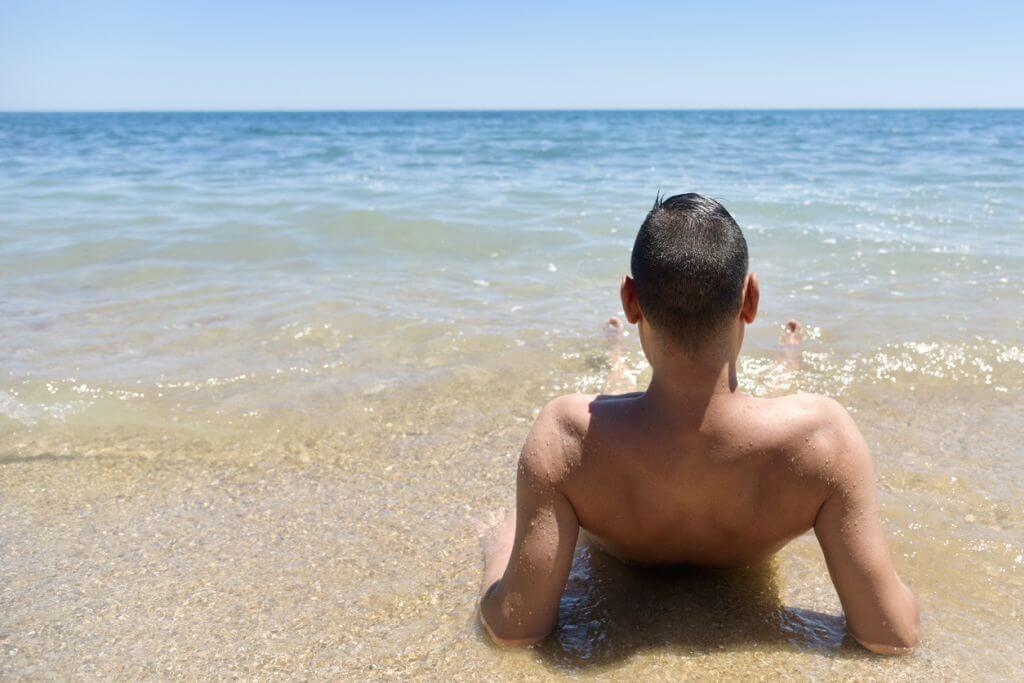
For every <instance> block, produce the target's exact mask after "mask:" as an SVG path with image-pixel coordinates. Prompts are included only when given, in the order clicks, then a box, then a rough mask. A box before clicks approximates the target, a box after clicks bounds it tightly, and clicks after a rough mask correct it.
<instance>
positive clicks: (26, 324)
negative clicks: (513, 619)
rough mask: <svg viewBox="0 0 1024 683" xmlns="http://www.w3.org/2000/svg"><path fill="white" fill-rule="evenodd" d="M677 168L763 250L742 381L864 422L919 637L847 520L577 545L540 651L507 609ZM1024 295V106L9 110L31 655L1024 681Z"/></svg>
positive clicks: (90, 660) (273, 669) (135, 665)
mask: <svg viewBox="0 0 1024 683" xmlns="http://www.w3.org/2000/svg"><path fill="white" fill-rule="evenodd" d="M680 192H700V193H702V194H706V195H709V196H712V197H715V198H717V199H718V200H719V201H721V202H722V203H723V204H724V205H725V206H726V207H727V208H728V209H729V211H730V212H731V213H732V214H733V216H734V217H735V218H736V220H737V221H738V223H739V224H740V226H741V227H742V228H743V230H744V232H745V234H746V237H747V241H748V243H749V248H750V264H751V269H752V270H753V271H754V272H756V273H757V274H758V277H759V279H760V282H761V288H762V297H761V309H760V313H759V316H758V319H757V320H756V321H755V322H754V323H753V325H751V326H750V327H749V329H748V332H747V337H746V343H745V347H744V352H743V355H742V357H741V362H740V368H739V374H740V378H739V379H740V387H741V389H742V390H744V391H747V392H749V393H752V394H755V395H764V396H770V395H777V394H780V393H787V392H794V391H806V392H815V393H821V394H826V395H829V396H832V397H834V398H836V399H837V400H839V401H840V402H841V403H843V404H844V405H845V406H846V407H847V408H848V409H849V410H850V412H851V413H852V414H853V416H854V418H855V419H856V421H857V423H858V424H859V426H860V428H861V430H862V431H863V433H864V435H865V437H866V439H867V441H868V443H869V445H870V447H871V449H872V453H873V456H874V459H875V463H876V470H877V475H878V488H879V497H880V504H881V510H882V516H883V521H884V525H885V528H886V531H887V534H888V537H889V542H890V548H891V551H892V553H893V556H894V559H895V563H896V566H897V568H898V571H899V573H900V575H901V576H902V577H903V579H904V580H905V581H906V583H907V584H908V585H909V586H911V588H912V589H913V590H914V591H915V593H916V594H917V596H918V599H919V601H920V604H921V610H922V630H923V636H922V644H921V646H920V647H919V648H918V649H917V650H916V651H915V652H914V653H913V654H911V655H909V656H906V657H902V658H896V659H890V658H883V657H877V656H873V655H870V654H868V653H866V652H865V651H864V650H863V649H861V648H860V647H859V646H858V645H857V644H856V643H855V642H853V641H852V640H851V639H850V637H849V636H848V635H846V632H845V628H844V624H843V619H842V611H841V608H840V606H839V602H838V599H837V597H836V595H835V592H834V590H833V588H832V586H831V583H830V581H829V578H828V574H827V570H826V568H825V565H824V561H823V559H822V557H821V553H820V550H819V549H818V547H817V544H816V541H815V539H814V536H813V534H807V535H805V536H802V537H800V538H798V539H796V540H795V541H794V542H792V543H791V544H790V545H789V546H787V547H786V548H784V549H783V550H782V551H780V552H779V553H778V554H777V555H776V556H775V557H774V558H773V559H772V560H771V561H770V562H767V563H765V564H764V565H763V566H757V567H750V568H746V569H743V570H734V571H711V570H701V569H697V568H673V569H666V570H661V571H655V570H650V569H638V568H630V567H624V566H622V565H620V564H618V563H617V562H615V561H614V560H612V559H610V558H608V557H607V556H605V555H603V554H602V553H601V552H600V551H599V550H597V549H594V548H590V547H587V546H581V547H580V548H578V550H577V554H576V557H575V560H574V564H573V570H572V574H571V576H570V579H569V584H568V586H567V589H566V593H565V596H564V597H563V600H562V604H561V610H560V625H559V628H558V629H557V630H556V631H555V632H554V633H553V634H552V635H551V636H550V637H549V638H548V639H547V640H546V641H544V642H543V643H542V644H540V645H539V646H537V647H534V648H531V649H527V650H520V651H510V650H503V649H499V648H495V647H493V646H492V645H490V644H489V642H488V640H487V637H486V636H485V635H484V634H483V632H482V631H481V629H480V627H479V625H478V621H477V617H476V612H475V604H476V598H477V592H478V590H479V581H480V573H481V566H482V558H481V551H480V537H481V534H482V533H484V531H485V530H486V529H487V527H488V525H490V524H493V522H494V520H495V519H496V518H497V514H498V511H500V510H501V509H502V508H507V507H509V506H510V505H512V502H513V484H514V472H515V462H516V458H517V456H518V452H519V448H520V446H521V444H522V441H523V438H524V436H525V435H526V433H527V431H528V429H529V426H530V423H531V421H532V419H533V417H534V416H535V415H536V414H537V412H538V410H539V408H540V407H541V406H542V405H543V404H544V403H545V402H547V401H548V400H550V399H551V398H552V397H554V396H557V395H559V394H562V393H567V392H574V391H583V392H598V391H602V390H605V382H606V380H607V378H608V371H609V368H610V365H609V360H608V354H607V343H608V342H607V339H606V337H605V335H604V334H603V333H602V331H601V326H602V323H603V322H604V321H605V320H607V319H608V318H609V317H610V316H613V315H621V308H620V305H619V300H618V286H619V281H620V278H621V277H622V276H623V275H624V274H627V273H628V272H629V254H630V248H631V245H632V242H633V239H634V236H635V234H636V230H637V228H638V227H639V225H640V223H641V222H642V220H643V218H644V216H645V214H646V212H647V211H648V210H649V208H650V207H651V205H652V204H653V202H654V200H655V197H656V196H657V195H658V194H659V193H661V194H663V195H671V194H675V193H680ZM1022 303H1024V111H1021V110H991V111H985V110H969V111H941V110H927V111H911V110H899V111H817V110H816V111H510V112H497V111H495V112H491V111H486V112H262V113H201V112H194V113H192V112H176V113H4V114H0V320H2V330H3V333H2V334H0V678H5V679H38V678H42V679H53V678H58V679H67V678H71V679H79V678H104V679H109V678H146V679H166V678H186V679H197V678H223V677H244V678H314V677H315V678H326V677H330V678H343V679H350V680H377V679H388V680H394V679H402V680H409V679H425V680H438V679H445V680H479V679H488V680H497V679H509V680H537V679H548V678H560V677H565V676H584V677H598V678H606V679H628V678H634V679H640V680H647V679H655V680H667V679H673V680H674V679H679V678H702V679H703V678H725V677H729V678H757V679H762V678H775V677H789V678H800V679H805V678H812V679H837V678H842V679H847V678H857V679H878V680H890V679H894V680H900V679H915V680H922V679H927V680H935V679H965V680H1007V679H1013V678H1020V677H1022V676H1024V635H1022V634H1024V506H1022V505H1021V498H1022V495H1024V449H1022V445H1021V444H1022V439H1024V429H1022V428H1024V398H1022V391H1024V306H1022ZM790 318H795V319H797V320H799V321H800V322H801V323H802V324H803V325H804V327H805V330H806V338H805V341H804V354H803V355H804V361H803V365H802V367H801V369H799V370H798V371H793V370H792V369H790V368H787V367H785V366H783V365H782V364H780V362H779V360H778V358H779V344H778V340H779V334H780V331H781V327H782V324H783V323H785V321H787V320H788V319H790ZM624 343H625V353H626V358H627V362H628V364H629V366H630V368H631V369H632V370H633V371H634V373H635V375H636V376H637V377H638V378H639V382H640V385H641V388H642V387H643V385H644V383H645V382H646V381H647V380H648V379H649V377H650V370H649V368H648V367H647V365H646V362H645V360H644V357H643V355H642V352H641V350H640V347H639V344H638V342H637V339H636V335H635V333H634V334H630V335H628V336H626V337H625V339H624Z"/></svg>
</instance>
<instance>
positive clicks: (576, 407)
mask: <svg viewBox="0 0 1024 683" xmlns="http://www.w3.org/2000/svg"><path fill="white" fill-rule="evenodd" d="M596 398H597V395H595V394H564V395H562V396H559V397H557V398H554V399H552V400H551V401H549V402H548V403H547V404H546V405H545V406H544V407H543V408H542V409H541V410H540V412H539V413H538V414H537V418H536V419H535V420H534V423H533V427H532V428H531V429H530V434H529V436H527V438H526V443H525V445H524V446H523V452H522V454H521V455H520V457H519V466H520V469H522V470H524V471H525V472H526V473H528V474H530V475H531V476H533V477H534V478H539V479H543V480H545V481H548V482H550V483H556V482H558V481H560V480H562V479H563V478H564V477H565V475H566V474H568V472H569V471H570V470H571V469H572V468H573V467H574V465H575V464H576V463H578V462H579V458H580V452H581V449H582V443H583V438H584V436H586V432H587V426H588V424H589V422H590V412H589V411H590V404H591V403H592V402H593V401H594V400H595V399H596Z"/></svg>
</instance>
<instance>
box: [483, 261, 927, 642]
mask: <svg viewBox="0 0 1024 683" xmlns="http://www.w3.org/2000/svg"><path fill="white" fill-rule="evenodd" d="M744 255H745V254H744ZM622 299H623V308H624V310H625V311H626V315H627V318H629V320H630V322H634V323H637V324H638V325H639V331H640V334H641V341H642V342H643V346H644V351H645V353H646V354H647V356H648V359H649V360H650V361H651V365H652V367H653V368H654V376H653V378H652V381H651V384H650V386H649V387H648V389H647V391H645V392H637V393H628V394H622V395H584V394H572V395H567V396H562V397H560V398H558V399H555V400H554V401H552V402H551V403H549V404H548V405H547V406H545V408H544V409H543V410H542V411H541V413H540V415H539V416H538V418H537V420H536V422H535V424H534V426H533V428H532V430H531V431H530V434H529V436H528V437H527V439H526V443H525V445H524V447H523V451H522V455H521V457H520V462H519V468H518V475H517V503H516V506H517V511H516V515H515V517H514V519H510V520H509V521H507V522H506V524H505V528H504V529H502V530H499V532H498V534H497V536H496V537H495V541H494V543H493V545H492V547H491V548H490V549H489V552H488V557H487V566H486V567H485V575H484V586H483V589H484V595H483V598H482V600H481V616H482V620H483V623H484V625H485V627H486V628H487V630H488V632H489V633H490V635H491V636H492V638H494V639H495V640H496V641H497V642H500V643H503V644H529V643H532V642H536V641H538V640H540V639H542V638H543V637H544V636H546V635H547V634H548V633H549V632H550V631H551V630H552V629H553V628H554V627H555V626H556V624H557V619H558V602H559V597H560V595H561V593H562V590H563V589H564V587H565V581H566V577H567V575H568V572H569V567H570V565H571V562H572V555H573V551H574V549H575V546H576V542H577V538H578V536H579V533H580V531H581V530H584V531H585V532H586V533H587V534H588V535H589V536H590V537H591V538H592V540H593V541H594V542H595V543H596V544H597V545H599V546H601V547H602V548H604V549H605V550H606V551H608V552H609V553H611V554H612V555H614V556H616V557H618V558H619V559H621V560H623V561H625V562H634V563H642V564H682V563H686V564H698V565H713V566H743V565H748V564H752V563H754V562H757V561H759V560H761V559H763V558H765V557H767V556H769V555H771V554H772V553H774V552H775V551H777V550H779V549H780V548H781V547H782V546H784V545H785V544H786V543H787V542H789V541H790V540H792V539H793V538H795V537H796V536H799V535H800V534H802V533H804V532H805V531H807V530H809V529H812V528H813V529H814V531H815V534H816V535H817V537H818V540H819V542H820V544H821V547H822V550H823V553H824V555H825V559H826V562H827V565H828V568H829V573H830V575H831V577H832V581H833V583H834V584H835V586H836V590H837V592H838V593H839V597H840V600H841V602H842V605H843V609H844V611H845V613H846V618H847V625H848V629H849V630H850V632H851V634H852V635H853V636H854V637H855V638H856V639H857V640H858V641H859V642H861V643H862V644H863V645H865V647H868V648H869V649H871V650H873V651H875V652H881V653H898V652H903V651H906V650H907V649H909V648H912V647H913V646H914V645H916V643H917V640H918V612H917V605H916V602H915V600H914V597H913V595H912V594H911V593H910V591H909V590H908V589H907V588H906V587H905V586H904V585H903V583H902V582H901V581H900V580H899V578H898V577H897V575H896V572H895V570H894V569H893V566H892V562H891V559H890V556H889V551H888V549H887V547H886V543H885V539H884V535H883V531H882V527H881V522H880V519H879V513H878V509H877V504H876V502H875V477H874V471H873V466H872V462H871V457H870V454H869V453H868V448H867V445H866V444H865V442H864V439H863V438H862V436H861V434H860V432H859V430H858V429H857V427H856V425H855V424H854V422H853V420H852V419H851V418H850V416H849V414H848V413H847V412H846V410H845V409H844V408H843V407H842V406H841V405H839V404H838V403H837V402H835V401H833V400H832V399H829V398H825V397H822V396H815V395H809V394H797V395H791V396H783V397H779V398H754V397H750V396H746V395H743V394H742V393H741V392H740V391H739V390H738V388H737V383H736V363H735V359H736V355H737V354H738V352H739V347H740V346H741V345H742V338H743V326H744V325H745V324H749V323H751V322H753V319H754V316H755V315H756V310H757V304H758V299H759V289H758V285H757V280H756V277H755V276H753V275H748V276H746V279H745V281H744V287H743V295H742V303H741V305H740V310H739V311H738V313H737V314H736V320H735V327H734V329H731V330H726V331H725V332H724V333H723V336H722V339H721V340H719V342H720V343H721V344H723V345H726V346H727V348H726V353H724V354H717V355H714V356H710V355H702V354H700V353H680V352H679V351H678V349H677V347H676V346H675V345H673V344H671V343H666V342H665V341H664V340H663V339H660V338H659V336H658V335H659V334H661V333H660V332H658V331H657V328H656V327H655V326H652V325H650V323H648V322H647V321H646V320H645V316H644V313H643V311H642V310H641V307H640V302H639V300H638V297H637V293H636V288H635V285H634V283H633V282H632V280H631V279H630V278H624V281H623V285H622ZM788 333H789V339H788V341H789V343H790V344H792V343H793V342H794V340H796V341H798V336H796V335H798V334H799V328H798V326H796V325H795V323H790V326H789V328H788ZM784 341H786V340H784ZM728 345H731V348H728ZM789 350H790V351H792V347H790V349H789Z"/></svg>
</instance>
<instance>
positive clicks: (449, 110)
mask: <svg viewBox="0 0 1024 683" xmlns="http://www.w3.org/2000/svg"><path fill="white" fill-rule="evenodd" d="M751 111H760V112H911V111H936V112H938V111H948V112H953V111H1024V105H1021V106H961V107H948V106H934V107H933V106H923V107H912V106H906V107H902V106H896V107H465V108H458V107H423V108H338V109H335V108H327V107H325V108H298V109H277V108H252V109H231V108H212V109H194V108H181V109H143V108H139V109H101V108H97V109H0V114H306V113H309V114H315V113H322V114H433V113H438V114H458V113H481V114H484V113H496V114H499V113H571V112H580V113H586V112H595V113H596V112H622V113H629V112H653V113H657V112H666V113H668V112H751Z"/></svg>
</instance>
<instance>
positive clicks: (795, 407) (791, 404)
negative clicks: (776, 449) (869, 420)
mask: <svg viewBox="0 0 1024 683" xmlns="http://www.w3.org/2000/svg"><path fill="white" fill-rule="evenodd" d="M769 403H770V405H771V413H772V414H771V416H770V417H771V419H772V420H773V421H775V423H776V424H777V425H779V432H778V438H779V443H780V446H781V448H782V449H783V450H784V451H786V453H787V455H788V459H789V460H790V461H791V462H792V463H794V464H796V465H798V469H800V470H801V471H803V472H804V473H806V474H809V475H812V476H814V477H816V478H824V479H828V480H832V479H833V478H834V476H835V474H836V471H837V468H838V469H843V468H846V467H849V466H850V464H851V463H850V462H849V460H850V459H851V458H859V457H861V456H862V454H864V455H866V453H867V450H866V448H861V447H860V446H861V445H862V444H863V437H861V435H860V431H859V430H858V428H857V425H856V424H855V423H854V421H853V418H852V417H851V416H850V413H849V412H848V411H847V410H846V408H845V407H843V405H842V404H841V403H840V402H839V401H837V400H835V399H834V398H830V397H828V396H822V395H819V394H791V395H789V396H780V397H778V398H773V399H769Z"/></svg>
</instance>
